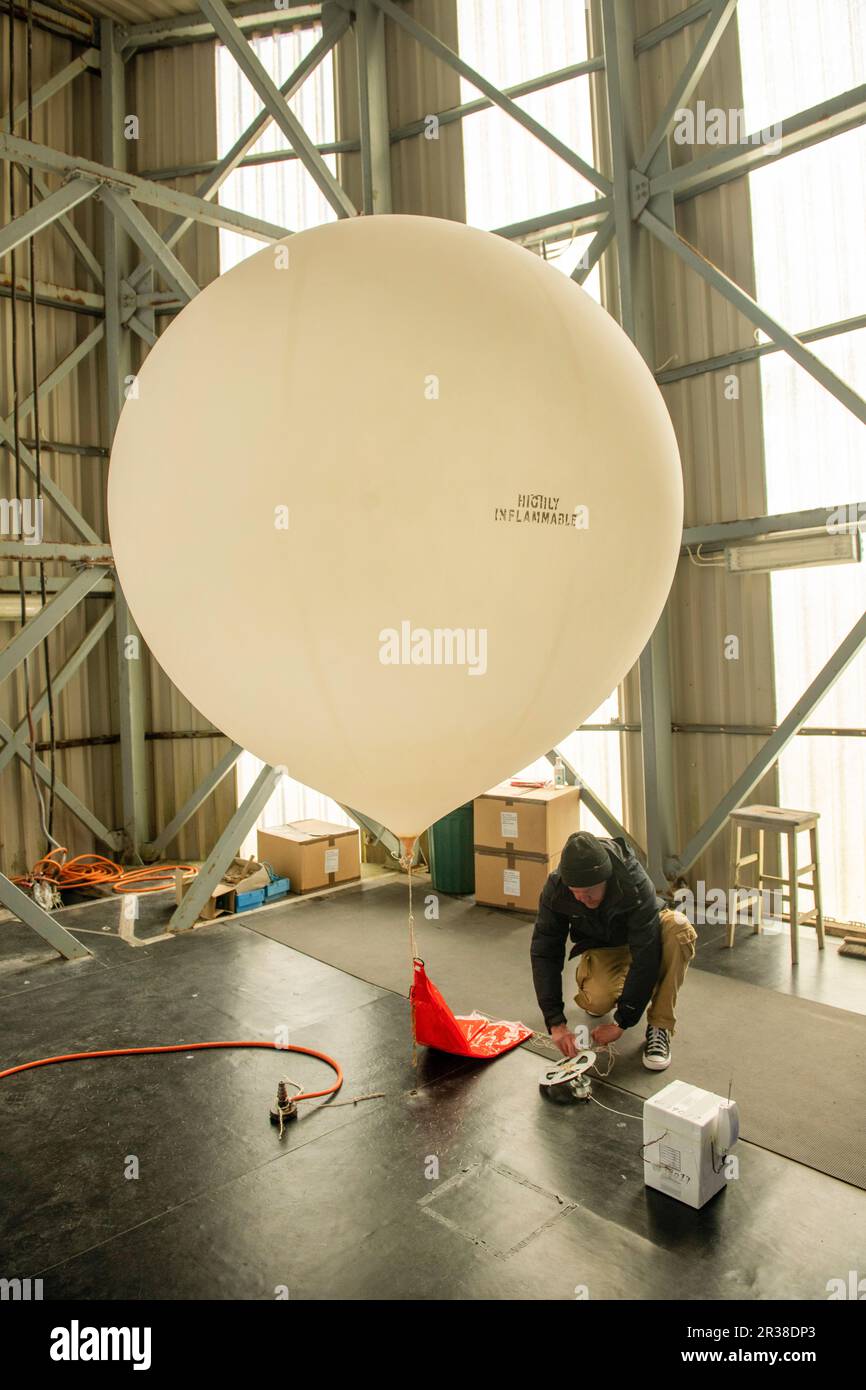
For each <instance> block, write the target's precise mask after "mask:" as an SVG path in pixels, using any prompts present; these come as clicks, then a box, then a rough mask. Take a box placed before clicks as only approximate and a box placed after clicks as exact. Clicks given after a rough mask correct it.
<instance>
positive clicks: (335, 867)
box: [325, 849, 340, 874]
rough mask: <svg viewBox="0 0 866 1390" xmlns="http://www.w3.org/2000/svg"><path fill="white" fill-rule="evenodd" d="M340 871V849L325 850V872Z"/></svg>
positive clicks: (333, 872)
mask: <svg viewBox="0 0 866 1390" xmlns="http://www.w3.org/2000/svg"><path fill="white" fill-rule="evenodd" d="M339 871H340V851H339V850H338V849H326V850H325V873H326V874H336V873H339Z"/></svg>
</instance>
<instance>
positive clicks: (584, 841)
mask: <svg viewBox="0 0 866 1390" xmlns="http://www.w3.org/2000/svg"><path fill="white" fill-rule="evenodd" d="M612 873H613V864H612V863H611V860H610V855H609V854H608V852H607V850H606V849H605V847H604V845H603V844H602V843H601V840H599V839H597V838H596V836H595V835H590V833H589V831H588V830H578V831H576V832H575V834H574V835H569V837H568V839H567V840H566V842H565V846H564V848H563V851H562V855H561V857H560V860H559V876H560V878H561V879H562V881H563V883H564V884H565V885H566V887H568V888H591V887H592V885H593V884H594V883H604V882H605V880H606V879H609V878H610V876H611V874H612Z"/></svg>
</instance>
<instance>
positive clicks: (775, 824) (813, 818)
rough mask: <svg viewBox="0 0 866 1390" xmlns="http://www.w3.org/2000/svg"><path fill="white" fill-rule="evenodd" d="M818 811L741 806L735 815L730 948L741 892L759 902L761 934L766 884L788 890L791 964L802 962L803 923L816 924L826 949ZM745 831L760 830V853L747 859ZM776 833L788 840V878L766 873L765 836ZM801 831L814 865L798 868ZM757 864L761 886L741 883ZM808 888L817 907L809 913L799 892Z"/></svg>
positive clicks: (784, 894)
mask: <svg viewBox="0 0 866 1390" xmlns="http://www.w3.org/2000/svg"><path fill="white" fill-rule="evenodd" d="M818 815H819V812H818V811H786V810H784V809H782V808H781V807H779V806H741V807H740V809H739V810H738V811H733V812H732V813H731V828H732V831H733V834H732V836H731V882H732V884H733V887H734V890H735V896H734V906H733V911H732V912H731V913H729V921H728V946H733V944H734V933H735V932H736V929H737V926H738V925H743V924H742V923H740V922H739V913H740V903H739V901H738V899H737V897H736V890H737V889H745V890H746V893H747V894H748V897H747V899H746V901H747V902H749V901H751V899H752V898H755V897H756V898H757V900H758V908H757V913H756V915H755V925H754V929H753V935H754V933H755V932H760V931H761V929H762V926H763V888H764V884H765V883H781V884H784V885H785V887H784V888H783V889H782V892H781V897H782V900H783V902H784V900H785V899H787V900H788V902H789V904H790V912H789V913H788V920H789V921H790V923H791V964H792V965H796V964H797V961H798V959H799V941H798V931H797V929H798V927H799V924H800V923H801V922H811V921H814V923H815V930H816V932H817V935H818V948H819V950H821V951H823V949H824V913H823V909H822V906H821V868H820V862H819V859H818ZM744 830H757V832H758V849H757V853H755V854H747V855H743V853H742V837H743V831H744ZM767 830H769V831H773V832H775V833H776V834H777V835H786V836H787V837H788V875H787V877H786V878H783V877H779V875H778V874H767V873H765V872H764V832H765V831H767ZM801 830H808V832H809V845H810V850H811V860H812V862H811V863H810V864H803V865H802V866H798V864H797V835H798V834H799V832H800V831H801ZM756 861H757V865H758V869H757V879H758V881H757V885H753V884H747V883H739V882H738V879H739V873H740V869H742V868H744V867H745V865H746V864H754V863H755V862H756ZM801 873H803V874H806V873H811V875H812V877H811V879H810V880H808V881H807V882H805V883H801V882H800V874H801ZM800 888H806V889H808V891H809V892H810V893H811V894H812V895H813V897H814V900H815V906H814V907H813V908H812V909H811V910H810V911H809V912H800V908H799V903H798V896H797V895H798V889H800Z"/></svg>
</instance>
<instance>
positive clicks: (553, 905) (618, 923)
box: [530, 839, 664, 1032]
mask: <svg viewBox="0 0 866 1390" xmlns="http://www.w3.org/2000/svg"><path fill="white" fill-rule="evenodd" d="M602 844H603V845H604V847H605V849H607V851H608V853H609V854H610V857H611V860H612V862H613V874H612V876H611V877H610V878H609V879H608V882H607V892H606V893H605V895H604V898H603V899H602V901H601V903H600V904H599V906H598V907H597V908H594V909H593V908H588V907H584V906H583V904H582V903H579V902H578V901H577V899H576V898H574V897H572V895H571V892H570V891H569V889H568V888H567V887H566V885H565V884H564V883H563V882H562V879H561V878H560V877H559V873H558V872H554V873H552V874H551V875H550V876H549V878H548V880H547V882H546V883H545V885H544V887H543V889H542V890H541V897H540V898H539V902H538V917H537V918H536V922H535V929H534V931H533V933H532V945H531V947H530V956H531V957H532V978H533V981H534V984H535V994H536V998H537V999H538V1007H539V1008H540V1009H541V1012H542V1013H543V1014H544V1022H545V1026H546V1027H547V1029H548V1032H549V1031H550V1029H551V1028H552V1027H553V1026H554V1025H555V1024H557V1023H565V1021H566V1019H565V1009H564V1007H563V1002H562V970H563V965H564V963H565V945H566V941H567V940H568V938H569V936H570V937H571V941H572V943H573V945H572V948H571V951H570V952H569V957H568V958H569V960H571V959H572V958H573V957H574V956H578V955H580V954H581V952H583V951H590V950H592V948H593V947H594V946H628V948H629V950H630V952H631V957H632V963H631V967H630V969H629V972H628V974H627V975H626V977H625V983H624V985H623V988H622V995H621V996H620V1000H619V1003H618V1005H617V1009H616V1013H615V1014H614V1020H615V1021H616V1023H617V1024H618V1026H619V1027H620V1028H631V1026H632V1025H633V1024H635V1023H637V1022H638V1020H639V1019H640V1017H641V1014H642V1013H643V1011H644V1009H645V1008H646V1006H647V1004H648V1003H649V1001H650V998H651V997H652V992H653V989H654V988H655V983H656V980H657V979H658V973H659V966H660V964H661V924H660V922H659V908H662V907H664V902H663V900H662V899H661V898H660V897H659V896H658V894H657V893H656V890H655V887H654V885H653V882H652V879H651V878H650V876H649V874H648V873H647V872H646V869H645V868H644V867H643V865H642V864H641V862H640V860H639V859H637V858H636V857H635V855H634V854H633V853H632V851H631V850H630V849H629V847H628V845H627V844H626V842H625V840H622V839H615V840H608V839H602Z"/></svg>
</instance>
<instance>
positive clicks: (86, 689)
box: [0, 15, 119, 874]
mask: <svg viewBox="0 0 866 1390" xmlns="http://www.w3.org/2000/svg"><path fill="white" fill-rule="evenodd" d="M2 28H3V45H2V64H0V66H2V106H3V109H4V110H5V109H6V107H7V104H8V91H9V86H8V71H9V66H8V65H9V57H10V49H11V44H10V37H9V21H8V17H7V16H5V15H4V17H3V25H2ZM14 42H15V78H16V80H15V100H16V103H17V102H19V101H22V100H23V99H24V96H25V92H26V85H25V54H26V30H25V26H24V24H23V23H16V24H15V34H14ZM80 51H81V50H80V45H76V44H72V43H70V42H68V41H67V40H66V39H63V38H60V37H55V36H54V35H52V34H48V33H46V32H45V31H43V30H40V29H34V32H33V85H34V87H38V86H39V85H40V83H42V82H44V81H46V80H47V79H48V78H49V77H50V76H51V75H52V74H53V73H55V72H57V71H59V70H60V69H61V68H62V67H64V66H65V64H66V63H68V62H69V61H70V59H71V58H73V57H74V56H75V55H76V54H77V53H79V52H80ZM15 134H16V135H19V136H26V123H25V122H24V121H22V122H20V123H19V124H18V125H17V126H16V128H15ZM33 138H34V140H36V141H38V142H40V143H42V144H46V145H51V146H53V147H55V148H57V149H60V150H64V151H67V152H69V153H73V152H74V153H80V154H83V155H85V156H89V157H91V158H98V142H99V78H98V76H93V75H91V74H89V73H84V74H82V75H81V76H80V77H78V78H77V79H76V83H75V84H74V85H73V86H70V87H67V88H66V89H65V90H64V91H63V92H61V93H59V94H58V95H57V96H55V97H53V98H52V99H51V101H50V102H48V103H47V104H46V105H44V106H41V107H39V108H38V109H37V110H36V111H35V112H34V119H33ZM10 167H11V166H10V165H8V164H7V163H6V162H5V161H4V162H2V163H0V199H2V203H0V206H2V220H3V221H4V222H5V221H6V219H7V218H8V215H9V190H8V183H7V179H8V175H9V170H10ZM47 182H48V183H49V184H50V186H51V188H52V189H53V188H54V187H56V186H57V182H58V181H57V180H53V179H50V178H47ZM15 200H16V211H18V212H21V211H23V210H24V209H25V208H26V206H27V188H26V178H25V177H22V176H21V175H20V174H16V175H15ZM71 220H72V222H73V224H74V225H75V227H76V228H77V230H78V231H79V232H80V233H81V235H82V236H83V237H84V238H85V240H86V241H87V242H88V244H89V245H90V246H94V245H96V244H97V243H98V232H99V223H100V209H99V208H98V206H97V205H96V204H94V203H93V202H91V201H89V202H87V203H85V204H83V205H81V206H79V207H77V208H76V209H75V210H74V211H73V212H72V214H71ZM35 259H36V279H37V281H45V282H49V283H51V284H55V285H62V286H66V287H70V288H79V289H82V290H86V291H97V292H98V291H99V287H98V286H97V285H95V284H94V283H93V281H92V280H91V278H90V276H89V274H88V272H87V270H86V268H85V267H84V266H83V265H82V264H81V262H80V261H79V260H78V258H77V256H76V255H75V253H74V251H73V249H72V247H71V245H70V244H69V242H68V241H67V240H66V239H65V238H64V237H63V236H62V235H61V234H60V233H59V232H58V230H57V229H56V228H55V227H52V228H49V229H46V230H45V231H43V232H41V233H40V234H39V235H38V236H37V237H36V241H35ZM11 269H12V265H11V257H8V256H7V257H6V258H5V260H4V261H3V263H2V265H0V272H2V274H3V282H2V283H3V284H4V285H6V284H8V276H9V275H10V274H11ZM15 271H16V275H17V277H18V280H19V281H21V280H24V281H29V252H28V246H27V245H26V244H25V245H23V246H21V247H19V248H18V250H17V252H16V255H15ZM17 317H18V340H19V341H18V361H19V399H21V400H23V399H25V398H26V397H27V396H28V394H29V393H30V390H31V387H32V375H31V369H30V344H29V332H30V330H29V306H28V303H27V302H26V301H21V300H19V301H18V305H17ZM98 322H99V317H98V316H94V317H85V316H84V315H79V314H77V313H73V312H71V311H69V310H64V309H55V308H50V307H43V306H37V311H36V329H37V333H36V355H37V369H38V376H39V378H40V379H43V378H44V377H46V376H47V375H48V373H49V372H50V371H51V370H52V369H53V368H54V367H55V366H56V365H57V364H58V363H59V362H60V361H62V359H63V358H65V357H66V356H67V355H68V354H69V353H70V352H72V351H73V350H74V348H75V347H76V346H77V345H78V343H80V342H81V341H82V340H83V339H84V338H85V337H86V336H87V335H88V333H90V332H91V331H92V329H93V328H94V327H95V326H96V325H97V324H98ZM11 334H12V302H11V300H10V299H9V298H6V297H4V298H3V299H2V300H0V371H2V402H3V406H2V408H3V414H4V417H7V418H8V417H9V416H10V415H11V413H12V409H13V397H12V357H11ZM99 357H100V354H99V351H98V350H97V352H96V353H92V354H91V355H90V356H89V357H88V358H86V359H85V361H84V362H83V363H82V364H81V365H79V367H77V368H76V370H75V372H74V373H73V374H72V375H71V376H69V377H67V378H66V380H65V381H64V382H63V383H62V384H61V385H60V386H59V387H58V388H57V389H56V390H55V391H54V392H52V394H51V395H50V396H49V397H48V398H47V399H45V400H44V401H42V402H41V404H40V435H41V437H42V438H43V439H50V440H55V441H75V442H76V443H86V444H100V443H104V442H105V441H104V437H103V433H102V429H101V424H100V413H99V409H100V401H101V396H102V392H101V382H100V375H99V372H100V361H99ZM21 432H22V435H23V436H24V437H26V438H32V437H33V418H32V416H31V415H27V416H22V419H21ZM42 467H43V472H44V474H46V475H48V476H50V477H51V478H52V479H53V480H54V481H55V482H56V483H57V484H58V486H59V487H60V488H62V490H63V491H64V492H65V493H66V494H67V496H68V497H69V498H70V499H71V500H72V501H73V502H74V504H75V506H76V507H77V509H78V510H79V512H81V513H82V514H83V515H84V517H85V518H86V520H87V521H88V522H89V523H90V524H91V525H92V526H93V527H94V528H95V529H96V530H97V532H98V533H99V534H100V535H105V529H104V528H105V508H104V499H105V476H106V470H107V460H105V459H102V458H98V457H93V456H90V457H83V458H81V457H75V456H73V455H70V454H54V453H50V454H49V453H44V454H43V457H42ZM23 478H24V482H23V486H22V489H21V492H22V494H23V496H24V497H32V496H34V495H35V485H34V484H33V483H32V481H31V479H30V476H29V474H27V473H26V472H24V474H23ZM0 495H2V496H3V497H6V498H12V497H14V496H15V495H16V492H15V480H14V465H13V461H12V454H11V452H10V451H9V450H7V449H2V450H0ZM44 537H45V539H46V540H57V541H77V540H80V537H79V536H78V535H77V533H76V532H75V531H74V530H73V528H72V527H71V526H70V525H69V523H68V522H67V521H66V520H65V519H64V518H63V517H62V515H61V513H60V512H58V511H57V509H56V508H55V507H53V506H52V505H51V504H50V503H47V504H46V506H45V512H44ZM6 539H12V537H6ZM25 572H26V574H27V575H31V576H32V575H35V574H36V573H37V571H36V568H35V567H34V566H32V565H27V566H26V567H25ZM46 572H47V574H48V575H64V576H65V577H69V576H70V574H71V573H72V572H71V571H70V570H69V568H68V567H66V568H64V567H63V566H61V565H57V564H48V565H46ZM0 575H2V576H3V578H4V580H7V581H8V580H10V579H12V578H15V577H16V576H17V565H13V564H11V563H9V562H6V561H2V562H0ZM4 592H8V591H7V590H5V589H4ZM104 608H105V599H96V598H94V599H89V600H87V601H86V602H85V604H83V605H80V606H79V607H78V608H77V609H76V610H75V611H74V612H73V613H72V614H70V616H69V617H68V618H67V619H66V620H65V622H64V623H63V624H62V625H61V627H60V628H59V629H56V630H55V632H54V633H52V635H51V638H50V639H49V650H50V658H51V664H52V668H53V669H54V670H55V671H56V670H58V669H59V667H60V666H61V665H62V663H63V662H64V661H65V660H66V659H67V658H68V657H69V656H70V655H71V654H72V652H73V651H74V650H75V648H76V647H77V646H78V644H79V642H80V641H81V639H82V637H83V636H84V633H85V631H86V629H87V628H89V627H90V626H92V624H93V623H94V622H95V621H97V620H98V618H99V616H100V614H102V613H103V612H104ZM17 628H18V624H17V623H9V622H3V623H0V643H2V645H3V646H5V645H6V644H7V643H8V642H9V641H10V640H11V639H12V638H13V636H14V635H15V632H16V631H17ZM110 642H111V637H110V634H109V637H108V639H107V640H106V639H103V641H102V642H101V643H100V645H99V646H98V647H97V648H96V650H95V651H94V652H93V653H91V655H90V657H89V658H88V660H87V663H86V665H85V667H84V669H83V672H79V675H78V676H77V677H76V678H75V679H74V680H73V681H72V682H71V683H70V684H69V685H68V686H67V687H66V689H65V690H64V691H63V692H62V693H61V695H60V697H59V700H58V707H57V713H56V737H57V738H58V739H81V738H89V737H94V736H99V735H105V734H110V733H112V732H113V731H114V730H115V728H116V722H115V721H114V719H113V717H112V707H111V692H112V689H113V685H114V681H113V662H112V650H111V645H110ZM30 667H31V680H32V686H33V691H34V699H36V698H38V696H39V694H40V693H41V691H42V688H43V667H42V656H41V650H40V653H39V655H38V657H37V656H34V658H31V662H30ZM25 714H26V706H25V702H24V682H23V677H22V673H21V671H20V670H19V671H18V672H16V673H15V675H13V676H12V677H10V678H9V679H8V680H7V681H5V682H4V683H3V684H2V685H0V715H2V718H3V719H4V720H5V721H6V722H7V723H9V724H11V725H12V726H13V728H14V727H17V725H18V724H19V723H20V721H21V720H23V719H24V718H25ZM46 729H47V724H43V725H42V726H41V727H40V728H39V729H38V730H37V737H38V738H39V739H41V738H43V737H45V733H46ZM42 756H43V758H46V755H45V754H43V755H42ZM114 760H115V752H114V749H113V748H112V747H111V746H110V745H100V746H96V747H88V748H73V749H69V750H64V751H61V752H59V753H58V756H57V774H58V777H60V778H61V779H62V780H63V781H64V782H66V783H67V785H68V786H69V787H71V789H72V790H73V791H74V792H75V793H76V794H77V795H78V796H79V797H80V798H81V799H82V800H83V801H84V802H85V803H86V804H87V805H89V806H91V807H92V808H93V809H94V810H95V811H96V813H97V814H98V815H99V816H100V817H101V819H102V820H103V821H104V822H105V823H107V824H108V825H109V826H110V827H112V826H114V825H115V824H117V821H118V819H119V814H118V812H117V806H118V804H119V803H118V802H117V800H116V786H115V779H114ZM54 834H55V837H56V838H57V839H59V840H60V841H61V842H62V843H63V844H65V845H68V846H70V848H74V849H75V850H76V851H82V850H87V849H90V848H91V847H92V845H91V838H90V835H89V832H87V831H86V830H85V829H83V827H81V826H80V824H79V822H78V821H77V820H76V819H75V818H74V817H73V816H72V815H71V814H70V813H69V812H68V811H67V810H66V809H65V808H64V807H63V806H61V805H58V807H57V813H56V817H55V829H54ZM44 849H45V844H44V841H43V839H42V837H41V834H40V833H39V831H38V818H37V813H36V802H35V796H34V792H33V788H32V785H31V782H30V774H29V771H28V770H27V769H26V768H25V766H24V764H23V763H22V762H21V761H20V760H19V759H18V758H15V759H13V761H12V762H11V763H9V764H8V765H7V766H6V767H5V768H4V769H3V771H2V772H0V868H2V869H3V871H4V872H6V873H13V874H17V873H22V872H24V870H25V869H26V868H27V867H28V866H29V865H31V864H32V863H33V861H34V859H35V858H36V857H37V856H38V855H40V854H42V853H43V852H44Z"/></svg>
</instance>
